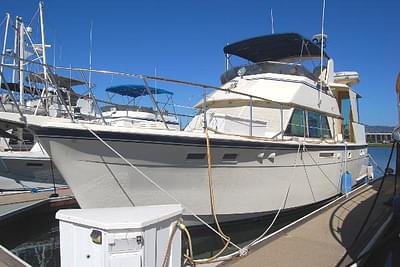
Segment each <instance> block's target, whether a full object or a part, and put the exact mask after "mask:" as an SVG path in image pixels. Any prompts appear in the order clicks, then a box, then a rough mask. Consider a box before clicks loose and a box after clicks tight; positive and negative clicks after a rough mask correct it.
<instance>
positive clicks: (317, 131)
mask: <svg viewBox="0 0 400 267" xmlns="http://www.w3.org/2000/svg"><path fill="white" fill-rule="evenodd" d="M307 119H308V136H309V137H312V138H321V137H322V138H325V139H329V138H332V136H331V131H330V129H329V124H328V119H327V118H326V116H324V115H321V114H319V113H316V112H312V111H308V112H307Z"/></svg>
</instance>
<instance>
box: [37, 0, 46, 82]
mask: <svg viewBox="0 0 400 267" xmlns="http://www.w3.org/2000/svg"><path fill="white" fill-rule="evenodd" d="M39 14H40V34H41V35H42V57H43V75H44V80H45V81H47V67H46V64H47V61H46V45H45V40H44V21H43V2H42V1H40V2H39Z"/></svg>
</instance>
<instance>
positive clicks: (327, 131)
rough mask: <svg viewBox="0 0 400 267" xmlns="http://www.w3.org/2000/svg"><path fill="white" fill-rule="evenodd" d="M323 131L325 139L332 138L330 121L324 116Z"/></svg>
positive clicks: (322, 118) (322, 119) (322, 121)
mask: <svg viewBox="0 0 400 267" xmlns="http://www.w3.org/2000/svg"><path fill="white" fill-rule="evenodd" d="M321 130H322V138H324V139H330V138H332V134H331V130H330V129H329V123H328V119H327V118H326V116H324V115H321Z"/></svg>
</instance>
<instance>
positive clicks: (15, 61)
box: [12, 17, 19, 83]
mask: <svg viewBox="0 0 400 267" xmlns="http://www.w3.org/2000/svg"><path fill="white" fill-rule="evenodd" d="M18 28H19V17H16V18H15V29H14V51H13V65H14V67H15V66H16V65H17V57H16V56H17V52H18ZM15 70H16V69H15V68H13V70H12V82H13V83H15V74H16V73H15Z"/></svg>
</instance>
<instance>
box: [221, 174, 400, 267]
mask: <svg viewBox="0 0 400 267" xmlns="http://www.w3.org/2000/svg"><path fill="white" fill-rule="evenodd" d="M394 181H395V176H387V177H386V179H385V182H384V184H383V187H382V191H381V194H380V195H379V197H378V200H377V203H376V207H375V208H374V210H373V212H372V214H371V217H370V219H369V220H368V223H367V225H366V227H365V228H364V231H363V232H362V234H361V236H360V237H359V238H358V239H357V240H356V241H355V242H354V244H353V240H354V238H355V237H356V235H357V233H358V232H359V230H360V227H361V225H362V224H363V222H364V220H365V218H366V216H367V214H368V212H369V210H370V207H371V205H372V203H373V199H374V198H375V195H376V193H377V191H378V188H379V185H380V183H381V181H380V180H378V181H375V182H374V183H373V184H371V185H367V186H364V187H361V188H359V189H357V190H355V191H354V192H353V193H351V194H350V195H349V196H348V198H343V199H342V200H339V201H337V202H336V203H334V204H332V205H330V206H327V207H324V208H323V209H322V211H321V212H318V213H315V214H314V215H311V216H309V217H308V218H306V219H303V220H301V221H298V222H296V223H294V224H292V225H289V226H288V227H286V228H284V229H282V230H281V231H279V232H277V233H276V234H274V235H271V237H270V238H268V239H267V240H265V241H263V242H261V243H259V244H258V245H257V246H256V247H253V249H251V250H250V251H249V254H248V255H247V256H246V257H243V258H237V259H234V260H233V261H229V262H225V263H223V264H221V265H224V266H225V265H227V266H235V267H240V266H278V267H279V266H347V265H349V264H351V263H352V262H353V261H355V260H356V259H357V258H358V257H359V256H360V255H362V254H363V253H364V252H365V251H367V250H368V249H369V248H370V246H371V245H372V244H373V243H374V241H375V240H376V238H378V236H379V234H380V233H381V232H382V231H383V229H384V228H385V226H386V225H387V224H388V223H389V222H390V220H391V217H392V207H391V205H390V204H388V203H390V201H391V198H392V194H393V190H394ZM397 187H398V189H397V192H400V190H399V188H400V186H399V185H397Z"/></svg>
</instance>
